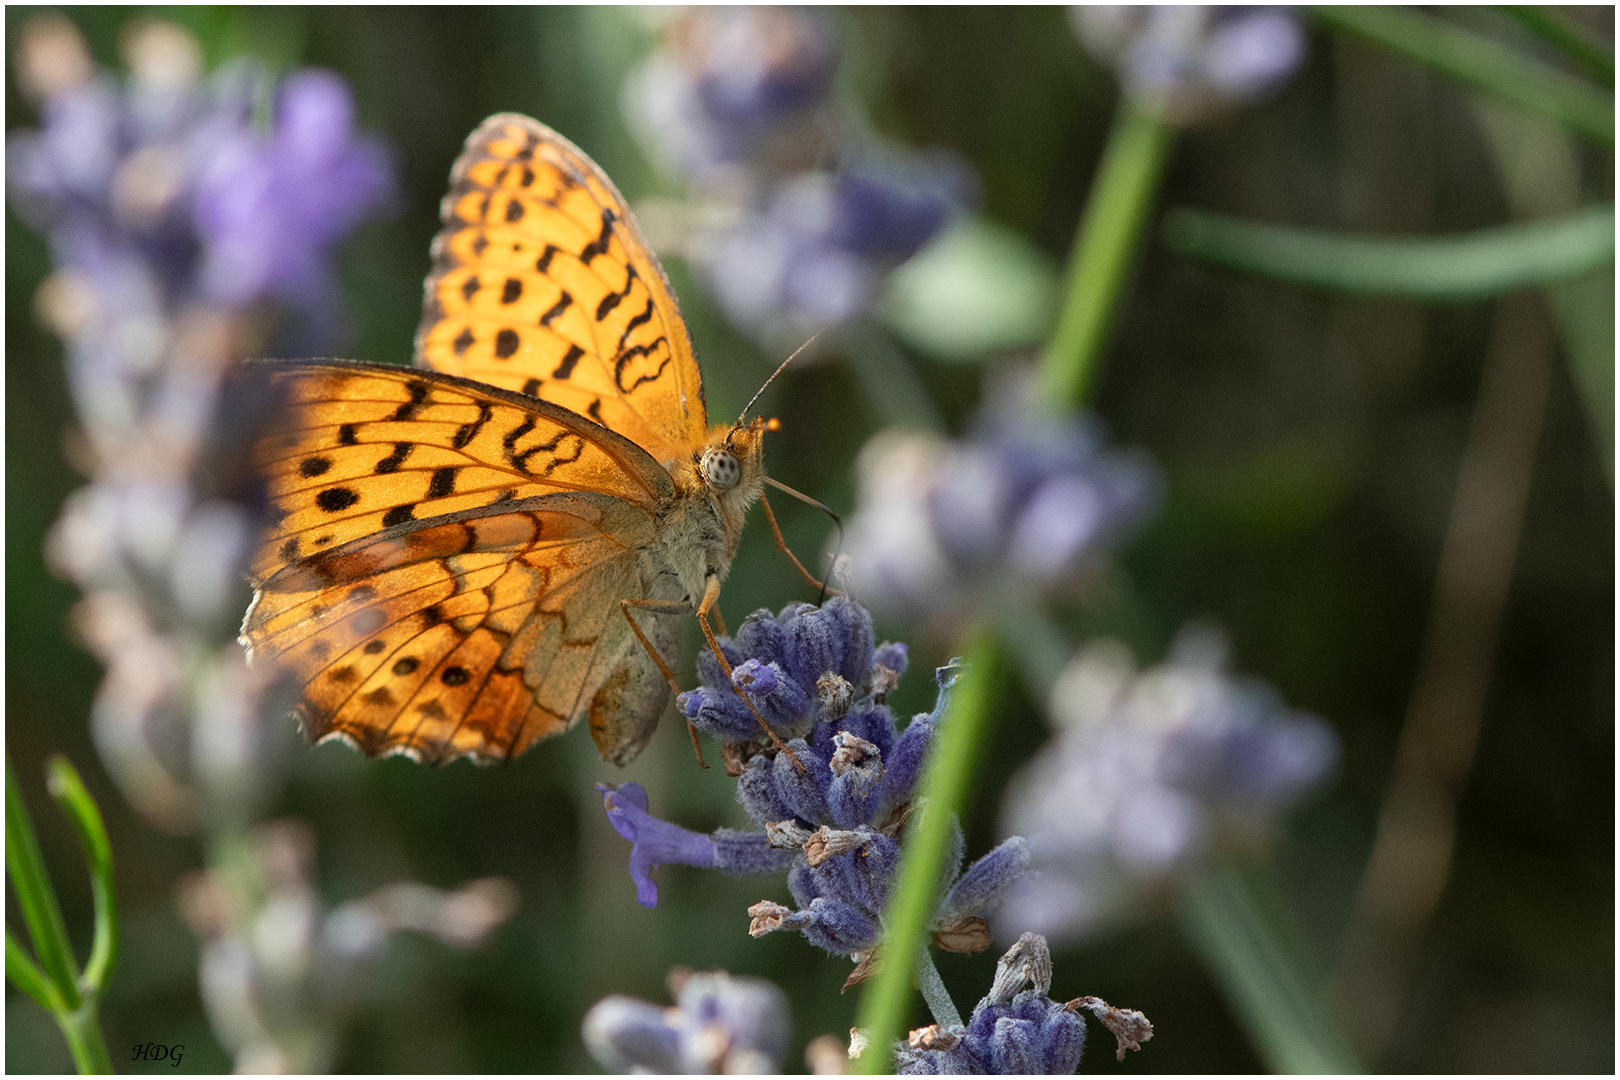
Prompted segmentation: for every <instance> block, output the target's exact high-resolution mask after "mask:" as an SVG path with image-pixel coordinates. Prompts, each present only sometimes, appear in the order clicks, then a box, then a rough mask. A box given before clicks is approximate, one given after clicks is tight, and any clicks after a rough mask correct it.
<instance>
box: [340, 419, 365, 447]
mask: <svg viewBox="0 0 1620 1080" xmlns="http://www.w3.org/2000/svg"><path fill="white" fill-rule="evenodd" d="M358 431H359V425H358V424H344V425H343V426H342V427H340V428H338V445H339V446H359V445H360V440H359V439H357V438H355V434H356V432H358Z"/></svg>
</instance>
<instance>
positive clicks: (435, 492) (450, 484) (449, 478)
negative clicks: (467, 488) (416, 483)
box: [427, 465, 458, 499]
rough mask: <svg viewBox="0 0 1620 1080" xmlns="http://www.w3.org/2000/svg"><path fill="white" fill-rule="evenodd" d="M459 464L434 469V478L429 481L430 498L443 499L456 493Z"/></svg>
mask: <svg viewBox="0 0 1620 1080" xmlns="http://www.w3.org/2000/svg"><path fill="white" fill-rule="evenodd" d="M457 468H458V467H457V466H454V465H452V466H450V467H448V468H444V469H434V470H433V479H431V480H429V481H428V491H427V493H428V498H430V499H442V498H444V497H445V496H446V495H451V494H454V493H455V490H456V471H457Z"/></svg>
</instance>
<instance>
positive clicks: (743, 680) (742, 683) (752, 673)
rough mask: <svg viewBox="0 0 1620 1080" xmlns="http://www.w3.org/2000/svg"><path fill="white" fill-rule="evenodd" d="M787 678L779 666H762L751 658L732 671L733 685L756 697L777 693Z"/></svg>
mask: <svg viewBox="0 0 1620 1080" xmlns="http://www.w3.org/2000/svg"><path fill="white" fill-rule="evenodd" d="M786 678H787V677H786V675H785V674H783V673H782V669H781V668H780V667H778V666H777V665H775V664H762V663H760V662H759V661H758V660H754V659H751V658H750V659H748V660H744V661H743V662H742V663H740V664H738V665H737V666H736V667H734V668H732V669H731V685H732V686H734V687H736V688H737V689H738V690H746V691H747V692H748V693H750V694H752V695H754V696H755V697H768V696H769V695H771V694H774V693H776V691H777V690H778V689H779V688H780V687H781V686H782V684H783V683H784V682H785V681H786Z"/></svg>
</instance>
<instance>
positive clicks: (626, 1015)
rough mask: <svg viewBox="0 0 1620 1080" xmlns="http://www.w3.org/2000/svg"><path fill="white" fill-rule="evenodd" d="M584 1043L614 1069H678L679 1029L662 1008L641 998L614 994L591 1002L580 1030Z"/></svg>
mask: <svg viewBox="0 0 1620 1080" xmlns="http://www.w3.org/2000/svg"><path fill="white" fill-rule="evenodd" d="M581 1034H583V1036H584V1038H585V1047H586V1049H588V1050H589V1051H590V1052H591V1056H592V1057H593V1058H595V1059H596V1062H597V1064H599V1065H601V1066H602V1067H603V1068H604V1069H606V1070H608V1071H609V1072H614V1073H628V1072H632V1071H640V1072H652V1073H678V1072H684V1071H685V1070H684V1069H683V1068H682V1067H681V1058H680V1047H681V1036H680V1032H679V1031H677V1030H676V1029H675V1027H674V1026H673V1025H671V1024H670V1023H669V1021H668V1018H667V1017H666V1015H665V1010H663V1009H660V1008H658V1007H657V1006H656V1005H650V1004H648V1003H647V1002H645V1001H637V1000H636V999H634V998H628V997H622V996H620V995H617V994H615V995H614V996H612V997H606V998H603V999H602V1000H601V1001H598V1002H597V1003H596V1004H595V1005H593V1006H591V1009H590V1011H589V1012H587V1013H586V1014H585V1021H584V1024H583V1025H582V1032H581Z"/></svg>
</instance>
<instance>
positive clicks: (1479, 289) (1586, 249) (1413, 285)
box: [1164, 205, 1614, 301]
mask: <svg viewBox="0 0 1620 1080" xmlns="http://www.w3.org/2000/svg"><path fill="white" fill-rule="evenodd" d="M1164 239H1165V243H1166V244H1167V245H1169V247H1170V248H1171V249H1172V250H1175V251H1179V252H1181V253H1182V254H1184V255H1191V256H1193V257H1194V258H1199V259H1204V260H1206V261H1209V262H1213V263H1218V264H1220V265H1222V266H1230V267H1233V268H1235V269H1238V270H1248V271H1251V272H1253V273H1257V274H1265V275H1266V276H1268V277H1275V278H1282V279H1284V280H1286V281H1296V282H1299V283H1301V284H1304V285H1315V286H1318V287H1320V288H1324V289H1332V290H1335V291H1339V292H1352V293H1367V294H1382V295H1386V296H1406V297H1411V298H1413V299H1417V300H1443V301H1460V300H1478V299H1482V298H1485V297H1491V296H1500V295H1502V294H1504V293H1510V292H1515V291H1517V290H1519V289H1524V288H1529V287H1532V286H1540V285H1547V284H1551V283H1553V282H1556V281H1563V280H1565V279H1568V278H1573V277H1577V276H1579V275H1581V274H1585V273H1588V272H1590V271H1592V270H1596V269H1598V268H1600V267H1602V266H1604V265H1605V264H1607V263H1610V262H1612V261H1613V259H1614V207H1613V206H1612V205H1608V206H1593V207H1588V208H1586V209H1584V210H1579V211H1577V212H1575V213H1573V214H1569V215H1567V216H1565V217H1560V218H1552V219H1549V220H1545V221H1535V222H1527V223H1524V224H1515V225H1502V226H1497V227H1494V228H1489V229H1479V230H1476V231H1474V232H1470V233H1462V234H1458V235H1452V236H1428V237H1414V238H1407V237H1369V236H1350V235H1346V234H1345V233H1340V232H1334V231H1332V230H1329V229H1308V228H1296V227H1293V226H1287V225H1265V224H1261V223H1258V222H1252V221H1243V220H1241V219H1238V218H1230V217H1225V216H1223V215H1220V214H1210V213H1206V212H1204V211H1201V210H1192V209H1188V208H1181V209H1178V210H1174V211H1172V212H1171V213H1170V214H1168V215H1166V219H1165V225H1164Z"/></svg>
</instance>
